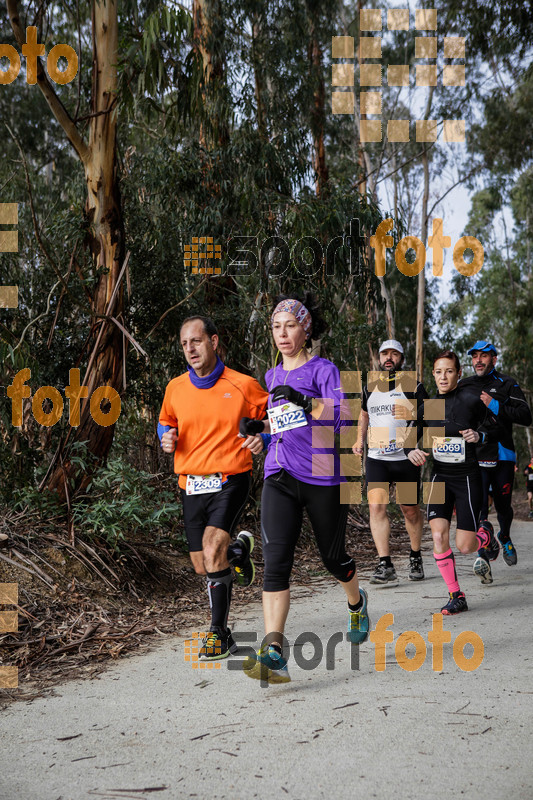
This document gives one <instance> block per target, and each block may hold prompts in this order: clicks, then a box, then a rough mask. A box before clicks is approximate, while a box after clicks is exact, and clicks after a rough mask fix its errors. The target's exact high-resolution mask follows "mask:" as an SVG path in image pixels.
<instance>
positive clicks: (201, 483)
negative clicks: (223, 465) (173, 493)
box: [185, 472, 222, 494]
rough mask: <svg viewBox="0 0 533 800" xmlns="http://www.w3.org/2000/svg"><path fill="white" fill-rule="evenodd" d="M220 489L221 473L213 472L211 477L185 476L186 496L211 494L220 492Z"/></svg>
mask: <svg viewBox="0 0 533 800" xmlns="http://www.w3.org/2000/svg"><path fill="white" fill-rule="evenodd" d="M221 489H222V473H221V472H215V473H213V474H212V475H187V486H186V487H185V492H186V493H187V494H211V492H220V490H221Z"/></svg>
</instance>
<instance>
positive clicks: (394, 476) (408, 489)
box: [366, 457, 420, 506]
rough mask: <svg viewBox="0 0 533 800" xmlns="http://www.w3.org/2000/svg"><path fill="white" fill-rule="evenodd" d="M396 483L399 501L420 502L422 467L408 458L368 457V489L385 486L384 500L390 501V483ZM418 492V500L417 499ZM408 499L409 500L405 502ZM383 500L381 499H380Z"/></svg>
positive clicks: (406, 503)
mask: <svg viewBox="0 0 533 800" xmlns="http://www.w3.org/2000/svg"><path fill="white" fill-rule="evenodd" d="M391 483H395V484H396V497H397V502H398V503H401V504H402V505H403V506H416V505H418V503H420V467H417V466H416V465H415V464H413V463H412V462H411V461H409V459H408V458H402V459H401V460H400V461H388V460H385V459H378V458H370V457H368V458H367V459H366V487H367V492H368V490H372V489H377V488H379V487H383V488H384V489H385V494H384V498H385V496H386V498H387V499H384V500H383V501H384V502H385V503H388V502H389V500H388V497H389V485H390V484H391ZM415 492H416V502H413V501H414V500H415ZM405 501H408V502H405ZM380 502H381V501H380Z"/></svg>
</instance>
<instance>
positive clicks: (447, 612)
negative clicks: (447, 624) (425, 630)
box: [440, 567, 490, 617]
mask: <svg viewBox="0 0 533 800" xmlns="http://www.w3.org/2000/svg"><path fill="white" fill-rule="evenodd" d="M489 569H490V567H489ZM461 611H468V603H467V602H466V597H465V595H464V592H450V599H449V600H448V602H447V603H446V605H445V606H443V607H442V608H441V610H440V613H441V614H444V616H446V617H451V616H452V614H460V613H461Z"/></svg>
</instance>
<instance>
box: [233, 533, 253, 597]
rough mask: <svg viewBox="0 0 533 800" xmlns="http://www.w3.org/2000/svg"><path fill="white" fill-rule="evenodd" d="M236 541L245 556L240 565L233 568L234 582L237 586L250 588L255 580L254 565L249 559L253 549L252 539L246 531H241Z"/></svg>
mask: <svg viewBox="0 0 533 800" xmlns="http://www.w3.org/2000/svg"><path fill="white" fill-rule="evenodd" d="M237 541H238V542H240V543H241V544H242V545H243V547H244V549H245V551H246V554H245V556H244V560H243V562H242V563H241V564H239V565H238V566H237V565H236V564H235V565H234V566H233V569H234V570H235V581H236V583H237V585H238V586H250V584H251V583H253V582H254V578H255V564H254V562H253V561H252V559H251V558H250V554H251V553H252V552H253V549H254V537H253V536H252V534H251V533H248V531H241V532H240V533H238V534H237Z"/></svg>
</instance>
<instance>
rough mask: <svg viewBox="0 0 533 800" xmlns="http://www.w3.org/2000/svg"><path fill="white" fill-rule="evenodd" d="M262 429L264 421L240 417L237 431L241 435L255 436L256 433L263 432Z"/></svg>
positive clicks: (263, 428)
mask: <svg viewBox="0 0 533 800" xmlns="http://www.w3.org/2000/svg"><path fill="white" fill-rule="evenodd" d="M264 430H265V423H264V422H263V421H262V420H260V419H251V418H250V417H242V418H241V421H240V422H239V433H240V434H241V436H255V435H256V434H257V433H263V432H264Z"/></svg>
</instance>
